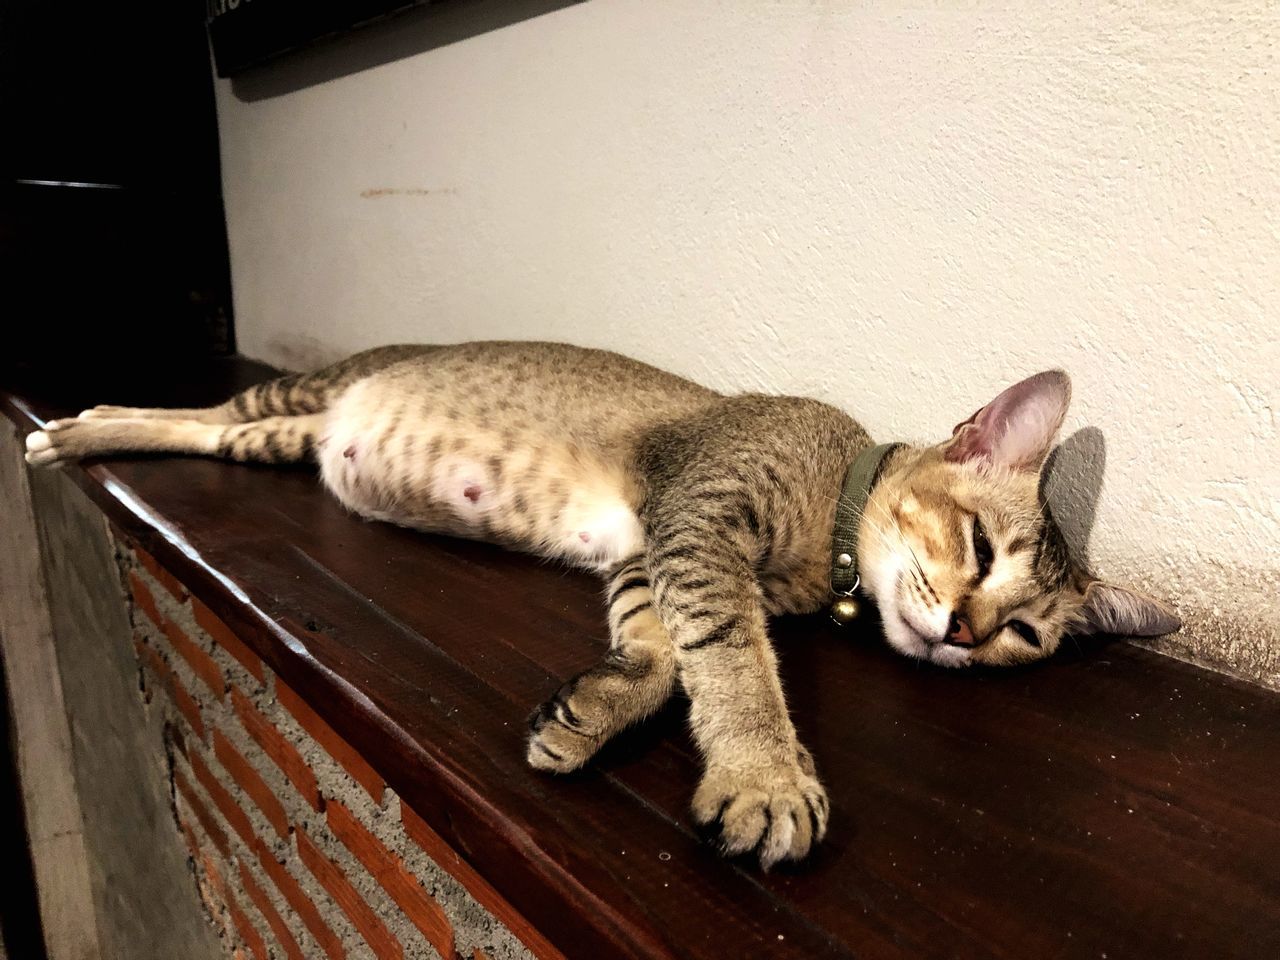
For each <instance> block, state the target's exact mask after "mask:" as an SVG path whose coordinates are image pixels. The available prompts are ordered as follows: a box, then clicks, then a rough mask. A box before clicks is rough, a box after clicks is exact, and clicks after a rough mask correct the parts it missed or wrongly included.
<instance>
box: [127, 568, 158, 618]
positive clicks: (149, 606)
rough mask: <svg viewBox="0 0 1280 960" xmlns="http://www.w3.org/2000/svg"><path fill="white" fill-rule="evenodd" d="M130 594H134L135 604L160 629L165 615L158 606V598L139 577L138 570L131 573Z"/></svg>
mask: <svg viewBox="0 0 1280 960" xmlns="http://www.w3.org/2000/svg"><path fill="white" fill-rule="evenodd" d="M129 592H130V593H132V594H133V602H134V604H135V605H136V606H137V607H138V608H139V609H140V610H141V611H142V612H143V613H145V614H146V615H147V616H148V617H149V618H150V619H151V622H152V623H154V624H155V625H156V627H157V628H159V627H160V625H161V624H162V623H163V622H164V614H162V613H161V612H160V608H159V607H158V606H156V598H155V596H154V595H153V594H152V593H151V588H150V587H148V586H147V584H146V582H145V581H144V580H143V579H142V578H141V577H140V576H138V571H136V570H130V571H129Z"/></svg>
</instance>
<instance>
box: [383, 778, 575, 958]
mask: <svg viewBox="0 0 1280 960" xmlns="http://www.w3.org/2000/svg"><path fill="white" fill-rule="evenodd" d="M400 821H401V822H402V823H403V824H404V830H405V833H407V834H408V835H409V839H410V840H412V841H413V842H414V843H416V844H417V845H418V846H420V847H421V848H422V850H423V852H424V853H426V855H427V856H429V857H430V858H431V859H432V860H434V861H435V862H436V863H437V864H439V865H440V867H441V868H442V869H444V870H447V871H448V872H449V873H450V874H451V875H452V876H453V878H454V879H455V880H457V881H458V882H459V883H460V884H462V885H463V886H464V887H466V889H467V892H468V893H470V894H471V896H473V897H474V898H475V899H476V902H477V903H479V904H480V905H481V906H482V907H484V908H485V909H486V910H488V911H489V912H490V913H492V914H493V915H494V916H495V917H497V918H498V920H499V921H501V923H502V924H503V926H505V927H506V928H507V929H508V930H510V931H511V932H512V933H514V934H515V935H516V936H517V937H518V938H519V939H520V941H521V942H522V943H523V944H524V945H525V946H526V947H528V948H529V952H530V953H532V954H533V955H534V956H535V957H538V958H539V960H563V958H564V954H562V953H561V952H560V951H559V950H557V949H556V948H555V947H553V946H552V945H551V943H550V941H548V940H547V938H546V937H544V936H543V935H542V934H540V933H539V932H538V931H537V929H536V928H535V927H534V926H533V924H531V923H530V922H529V921H528V920H526V919H525V918H524V917H523V916H522V915H521V913H520V912H519V911H518V910H516V908H515V907H513V906H512V905H511V904H509V903H508V902H507V901H506V899H505V898H504V897H503V896H502V894H500V893H498V891H497V890H495V889H493V887H492V886H491V885H490V884H489V881H487V880H486V879H485V878H484V877H482V876H480V874H479V873H477V872H476V871H475V870H474V869H473V868H472V866H471V865H470V864H469V863H467V862H466V861H465V860H463V859H462V857H460V856H459V855H458V853H457V851H455V850H454V849H453V848H452V847H451V846H449V845H448V844H447V843H445V841H444V838H442V837H441V836H440V835H439V834H438V833H436V832H435V831H434V830H432V829H431V827H430V826H429V825H428V824H427V822H426V821H425V820H423V819H422V817H420V816H418V814H417V813H415V812H414V811H413V810H412V809H410V807H409V805H408V804H407V803H405V802H404V801H403V800H402V801H401V803H400Z"/></svg>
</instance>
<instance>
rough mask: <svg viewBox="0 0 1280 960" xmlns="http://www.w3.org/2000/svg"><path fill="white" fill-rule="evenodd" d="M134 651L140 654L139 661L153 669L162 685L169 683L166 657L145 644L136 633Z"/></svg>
mask: <svg viewBox="0 0 1280 960" xmlns="http://www.w3.org/2000/svg"><path fill="white" fill-rule="evenodd" d="M133 649H134V650H136V651H137V652H138V659H139V660H142V661H143V662H145V663H146V665H147V666H149V667H150V668H151V672H152V673H154V674H155V675H156V678H157V679H158V680H159V681H160V682H161V683H168V681H169V665H168V664H167V663H165V662H164V657H162V656H160V654H159V653H158V652H156V649H155V648H154V647H152V646H151V645H150V644H148V643H144V642H143V641H142V639H141V638H140V637H139V636H138V635H137V634H136V633H135V634H134V635H133Z"/></svg>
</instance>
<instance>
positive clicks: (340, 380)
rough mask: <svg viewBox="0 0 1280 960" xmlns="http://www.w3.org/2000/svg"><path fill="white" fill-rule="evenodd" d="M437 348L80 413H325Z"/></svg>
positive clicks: (150, 416)
mask: <svg viewBox="0 0 1280 960" xmlns="http://www.w3.org/2000/svg"><path fill="white" fill-rule="evenodd" d="M432 349H435V348H433V347H425V346H392V347H375V348H374V349H372V350H365V351H364V352H363V353H357V354H355V355H354V356H351V357H347V358H346V359H345V360H341V361H339V362H338V363H335V364H331V365H330V366H327V367H324V368H322V369H319V370H313V371H310V372H309V373H291V374H288V375H287V376H283V377H276V378H275V379H274V380H265V381H263V382H262V383H256V384H254V385H253V386H252V387H249V388H248V389H247V390H241V391H240V392H239V393H237V394H236V395H235V396H234V397H232V398H231V399H230V400H228V401H226V402H225V403H221V404H218V405H217V406H216V407H199V408H182V409H176V408H174V409H171V408H167V407H116V406H111V405H107V404H104V405H101V406H97V407H91V408H90V409H88V410H85V411H84V412H83V413H81V414H80V417H81V419H84V420H195V421H197V422H199V423H250V422H252V421H255V420H264V419H266V418H268V417H298V416H306V415H308V414H312V413H322V412H323V411H325V410H326V409H328V407H329V404H330V403H331V402H332V401H333V400H334V399H335V398H336V397H337V396H338V395H339V394H340V393H341V392H342V391H343V390H345V389H346V388H347V387H349V386H351V384H353V383H355V382H356V381H357V380H360V379H361V378H363V377H367V376H368V375H369V374H371V373H374V372H376V371H378V370H382V369H384V368H386V367H388V366H390V365H391V364H393V363H396V362H397V361H400V360H405V359H408V358H410V357H414V356H419V355H421V354H424V353H427V352H430V351H431V350H432Z"/></svg>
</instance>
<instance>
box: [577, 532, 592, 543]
mask: <svg viewBox="0 0 1280 960" xmlns="http://www.w3.org/2000/svg"><path fill="white" fill-rule="evenodd" d="M578 539H579V540H581V541H582V542H583V543H590V542H591V534H590V533H588V532H587V531H586V530H579V531H578Z"/></svg>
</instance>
